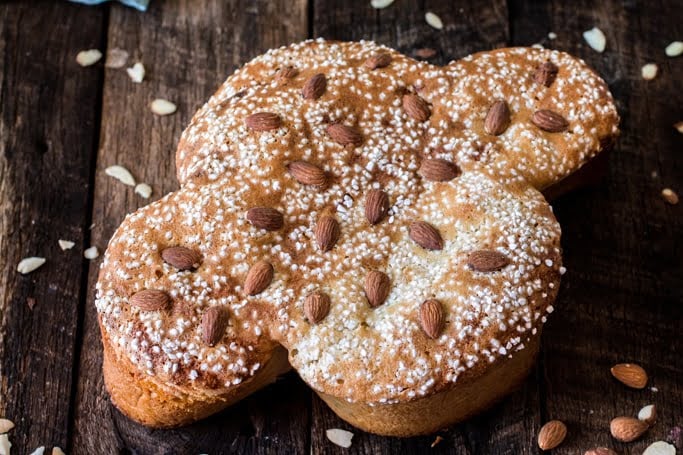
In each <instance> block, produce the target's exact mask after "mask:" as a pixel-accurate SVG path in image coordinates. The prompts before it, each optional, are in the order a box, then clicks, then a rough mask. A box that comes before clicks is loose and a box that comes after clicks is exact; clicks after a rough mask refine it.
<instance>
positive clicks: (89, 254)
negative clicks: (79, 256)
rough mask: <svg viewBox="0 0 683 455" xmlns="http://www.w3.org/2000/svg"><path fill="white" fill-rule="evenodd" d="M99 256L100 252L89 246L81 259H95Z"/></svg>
mask: <svg viewBox="0 0 683 455" xmlns="http://www.w3.org/2000/svg"><path fill="white" fill-rule="evenodd" d="M99 255H100V250H98V249H97V247H96V246H91V247H90V248H86V249H85V251H83V257H84V258H86V259H90V260H92V259H96V258H97V257H99Z"/></svg>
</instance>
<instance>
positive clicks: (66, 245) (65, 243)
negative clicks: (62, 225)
mask: <svg viewBox="0 0 683 455" xmlns="http://www.w3.org/2000/svg"><path fill="white" fill-rule="evenodd" d="M57 243H58V244H59V247H60V248H61V249H62V251H66V250H70V249H71V248H73V247H74V245H76V244H75V243H74V242H72V241H71V240H62V239H59V240H57Z"/></svg>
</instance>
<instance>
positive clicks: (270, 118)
mask: <svg viewBox="0 0 683 455" xmlns="http://www.w3.org/2000/svg"><path fill="white" fill-rule="evenodd" d="M245 123H246V125H247V128H249V129H251V130H254V131H270V130H276V129H278V128H280V126H281V125H282V120H281V119H280V116H279V115H277V114H275V113H273V112H257V113H255V114H251V115H250V116H248V117H247V118H246V119H245Z"/></svg>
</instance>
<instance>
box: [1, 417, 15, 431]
mask: <svg viewBox="0 0 683 455" xmlns="http://www.w3.org/2000/svg"><path fill="white" fill-rule="evenodd" d="M12 428H14V422H12V421H11V420H9V419H0V434H4V433H7V432H8V431H10V430H11V429H12Z"/></svg>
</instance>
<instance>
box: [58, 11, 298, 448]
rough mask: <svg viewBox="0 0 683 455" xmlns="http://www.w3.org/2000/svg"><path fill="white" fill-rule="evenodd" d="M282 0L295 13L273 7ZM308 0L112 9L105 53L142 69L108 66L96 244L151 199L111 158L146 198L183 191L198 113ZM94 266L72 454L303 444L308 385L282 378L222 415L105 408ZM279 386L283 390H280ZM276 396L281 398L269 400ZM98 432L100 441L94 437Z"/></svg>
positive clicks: (289, 27)
mask: <svg viewBox="0 0 683 455" xmlns="http://www.w3.org/2000/svg"><path fill="white" fill-rule="evenodd" d="M285 4H286V5H287V6H288V8H289V11H290V14H289V15H288V16H287V17H283V16H282V15H280V14H279V11H281V10H282V8H284V5H285ZM306 29H307V25H306V8H305V3H304V2H291V1H287V2H285V1H284V0H283V1H277V2H270V1H257V2H252V1H231V2H224V1H218V0H215V1H206V2H203V3H202V4H201V5H198V4H197V2H192V1H164V2H152V3H151V5H150V9H149V10H148V11H147V12H146V13H144V14H142V13H139V12H137V11H135V10H132V9H130V8H124V7H121V6H119V5H112V6H111V12H110V19H109V28H108V43H107V47H108V48H109V49H112V48H115V47H118V48H121V49H125V50H127V51H128V52H129V53H130V59H129V65H132V64H133V63H134V62H136V61H140V62H142V63H143V64H144V65H145V68H146V73H147V74H146V76H145V80H144V81H143V82H142V83H141V84H134V83H132V82H131V80H130V79H129V77H128V75H127V74H126V72H125V70H123V69H107V70H106V73H105V80H104V94H103V106H102V124H101V141H100V145H99V151H98V156H97V169H96V178H95V203H94V207H93V223H94V224H95V227H94V228H93V230H92V236H93V242H94V243H95V244H97V245H98V246H99V247H100V248H102V249H104V248H105V247H106V244H107V242H108V240H109V238H110V237H111V235H112V234H113V232H114V230H115V229H116V227H117V226H118V225H119V224H120V222H121V221H122V220H123V218H124V216H125V215H126V214H127V213H130V212H132V211H134V210H135V209H137V208H138V207H141V206H143V205H146V204H147V203H149V201H148V200H144V199H142V198H141V197H140V196H139V195H137V194H134V192H133V188H131V187H127V186H124V185H123V184H121V183H120V182H118V181H117V180H115V179H112V178H111V177H108V176H106V175H105V174H104V169H105V168H106V167H108V166H110V165H113V164H120V165H123V166H125V167H126V168H128V169H129V170H130V171H131V172H132V174H133V175H134V176H135V178H136V179H137V181H139V182H147V183H149V184H150V185H151V186H152V188H153V190H154V193H153V196H152V199H158V198H160V197H161V196H163V195H164V194H166V193H168V192H169V191H173V190H175V189H177V188H178V183H177V180H176V178H175V166H174V155H175V148H176V145H177V143H178V139H179V137H180V134H181V132H182V131H183V129H184V128H185V126H187V124H188V123H189V121H190V118H191V117H192V115H193V114H194V112H195V111H196V110H197V108H199V106H201V105H202V104H203V103H204V102H206V100H208V98H209V97H210V96H211V94H212V93H213V92H214V91H215V90H216V89H217V88H218V86H219V85H220V84H221V83H222V82H223V80H224V79H225V78H226V77H227V76H228V75H229V74H230V73H231V72H232V71H233V70H234V69H235V68H237V67H238V66H240V65H241V64H243V63H244V62H246V61H248V60H249V59H250V58H252V57H254V56H256V55H258V54H260V53H262V52H264V51H265V50H267V49H269V48H271V47H276V46H280V45H284V44H287V43H289V42H292V41H298V40H301V39H303V38H305V33H306ZM155 98H164V99H168V100H170V101H172V102H173V103H175V104H176V105H177V106H178V110H177V112H176V113H175V114H173V115H170V116H166V117H159V116H155V115H154V114H152V112H151V111H150V109H149V103H150V102H151V101H152V100H153V99H155ZM97 265H98V264H93V266H92V267H91V268H90V278H89V286H88V289H89V292H88V295H87V306H86V311H85V318H84V328H83V343H82V345H83V348H82V349H81V351H80V366H79V381H78V390H77V395H76V404H75V423H74V441H73V445H72V447H71V449H72V452H73V453H114V452H116V451H124V452H125V451H129V452H132V453H169V454H170V453H200V452H214V453H215V452H216V451H218V452H235V453H248V452H256V451H266V452H268V451H275V452H280V453H293V452H301V451H303V450H304V448H305V447H306V446H307V444H308V442H307V440H308V430H307V427H308V426H307V424H306V422H307V420H308V412H307V410H306V409H307V400H308V393H307V392H306V389H305V388H304V386H303V385H302V384H300V383H299V382H297V381H292V378H287V379H285V380H284V381H283V382H282V383H281V384H280V383H279V384H278V385H276V386H275V387H272V388H270V389H269V390H268V391H265V392H264V393H262V394H258V395H257V396H256V397H253V398H250V399H248V400H245V401H244V402H243V403H240V404H239V405H238V406H234V407H232V408H231V409H229V410H227V411H226V412H224V413H222V414H220V415H218V416H215V417H213V418H211V419H207V420H205V421H203V422H200V423H198V424H196V425H193V426H190V427H187V428H183V429H180V430H167V431H161V430H148V429H146V428H144V427H142V426H140V425H138V424H136V423H134V422H132V421H130V420H129V419H127V418H126V417H124V416H123V415H122V414H120V413H119V412H118V411H116V410H115V409H113V408H112V406H111V404H110V402H109V398H108V396H107V394H106V391H105V388H104V384H103V380H102V374H101V361H102V359H101V355H102V353H101V341H100V331H99V327H98V326H97V316H96V312H95V307H94V283H95V281H96V279H97V272H98V267H97ZM283 388H284V389H287V390H286V391H284V392H283ZM274 393H280V395H281V396H282V397H283V398H282V399H281V400H277V401H278V402H277V403H275V401H276V400H275V399H274V398H273V395H272V394H274ZM93 434H97V437H93Z"/></svg>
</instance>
